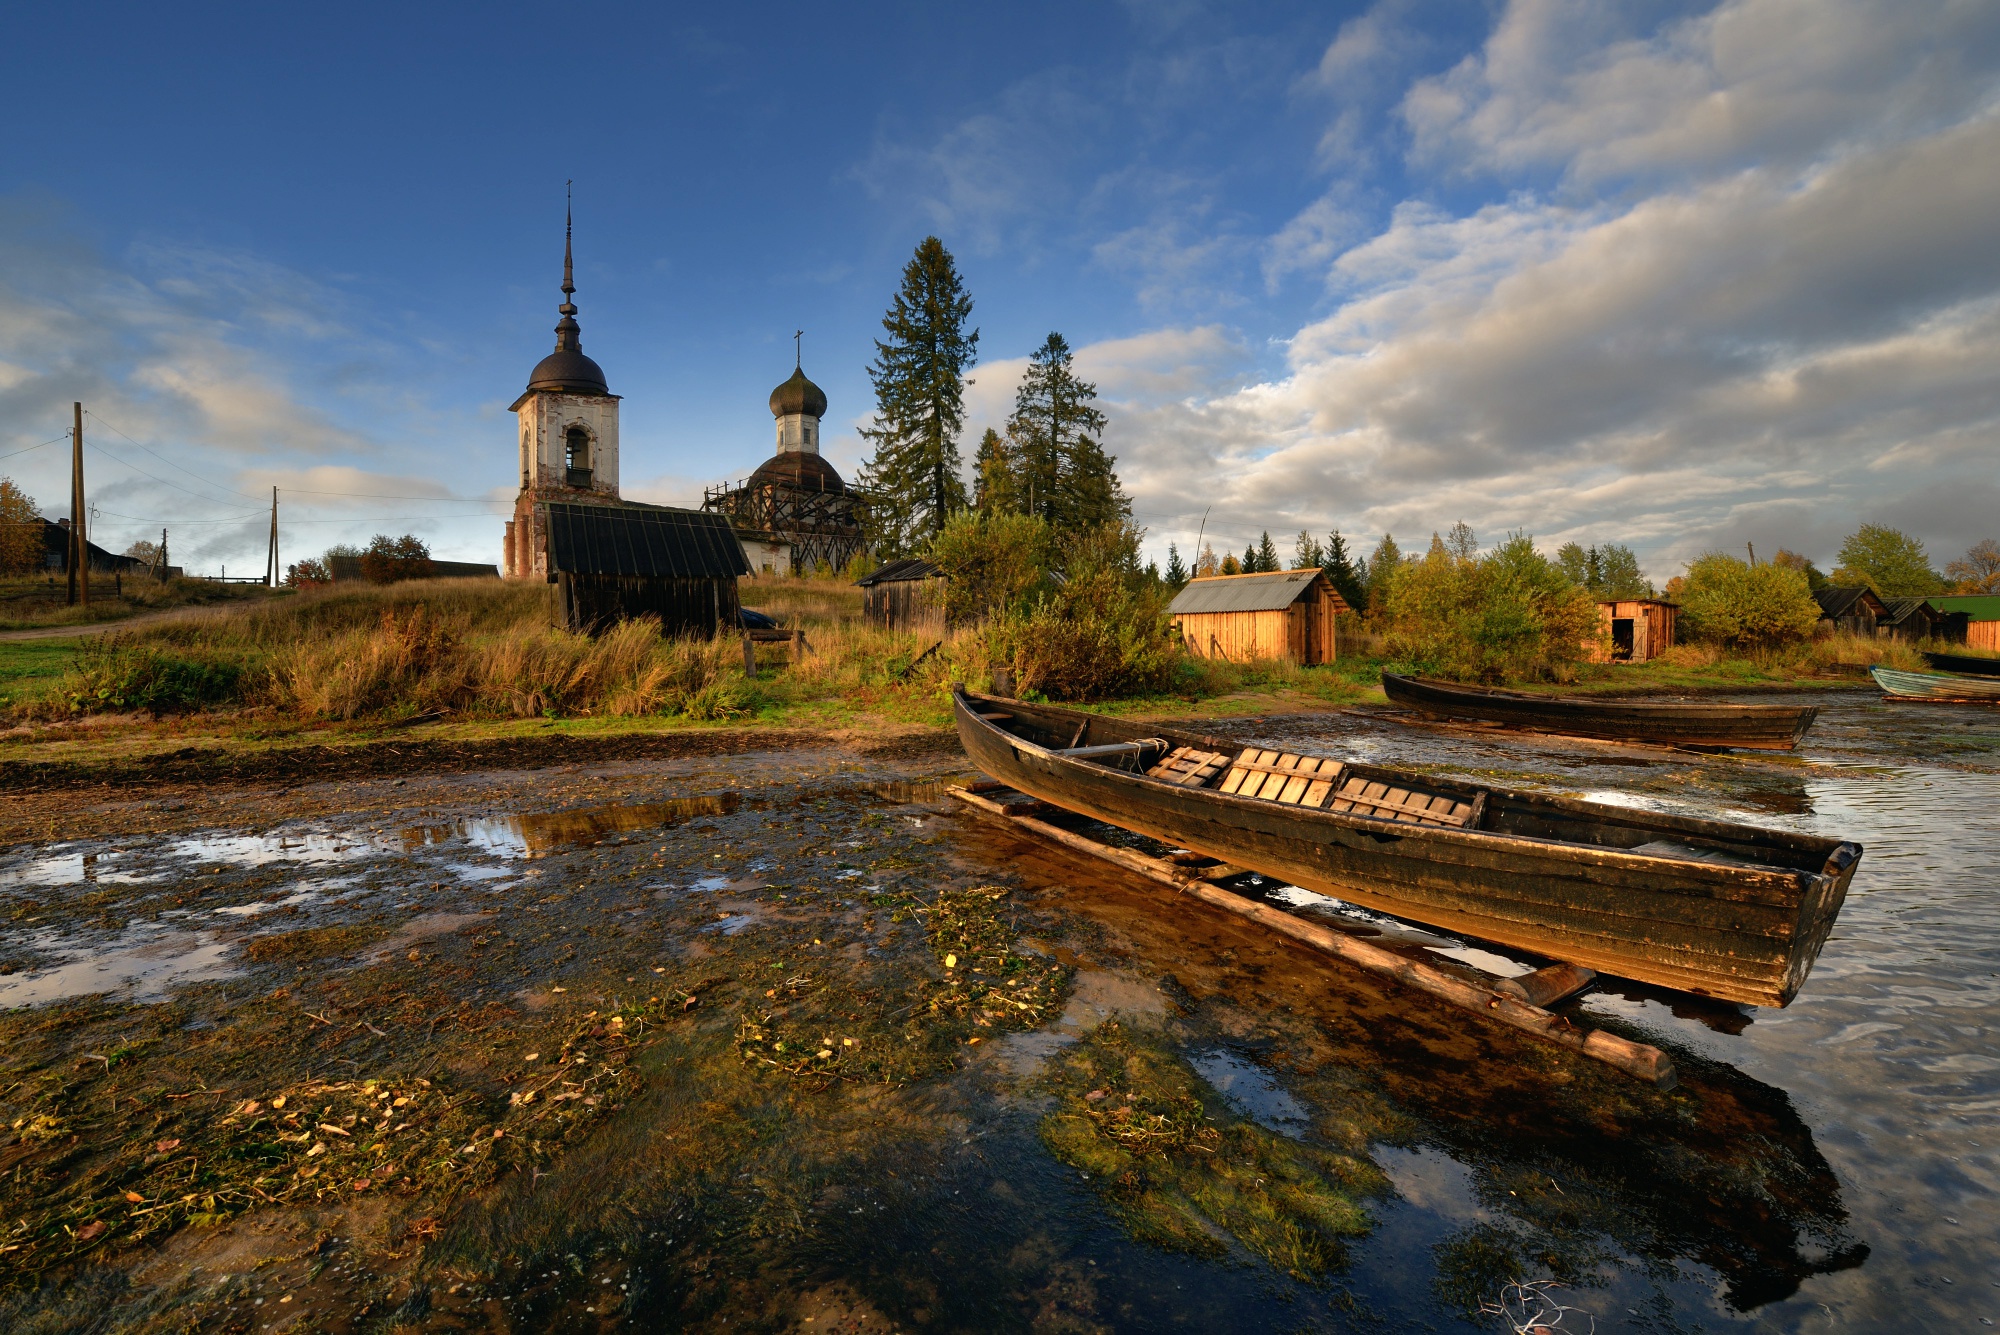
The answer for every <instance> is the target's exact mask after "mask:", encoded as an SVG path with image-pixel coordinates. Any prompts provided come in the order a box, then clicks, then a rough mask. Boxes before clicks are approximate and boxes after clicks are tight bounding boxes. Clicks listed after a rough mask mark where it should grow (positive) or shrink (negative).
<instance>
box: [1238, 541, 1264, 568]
mask: <svg viewBox="0 0 2000 1335" xmlns="http://www.w3.org/2000/svg"><path fill="white" fill-rule="evenodd" d="M1236 568H1237V569H1238V570H1240V571H1242V572H1243V573H1244V574H1246V575H1254V574H1256V573H1257V572H1258V571H1260V570H1262V569H1263V568H1264V567H1263V566H1262V565H1259V564H1258V562H1257V544H1256V543H1254V542H1253V543H1251V544H1250V545H1249V546H1247V547H1245V548H1244V549H1243V559H1242V560H1240V561H1238V562H1237V563H1236Z"/></svg>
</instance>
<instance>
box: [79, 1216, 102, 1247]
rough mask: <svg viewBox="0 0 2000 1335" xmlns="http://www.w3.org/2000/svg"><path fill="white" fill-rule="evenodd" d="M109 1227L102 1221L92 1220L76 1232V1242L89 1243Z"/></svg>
mask: <svg viewBox="0 0 2000 1335" xmlns="http://www.w3.org/2000/svg"><path fill="white" fill-rule="evenodd" d="M109 1227H110V1225H109V1224H107V1223H105V1222H104V1221H103V1220H102V1219H93V1220H91V1221H90V1222H89V1223H88V1224H85V1225H84V1226H83V1227H82V1228H80V1229H78V1230H77V1231H76V1240H77V1241H78V1242H89V1241H90V1240H91V1239H92V1238H94V1237H96V1236H97V1235H98V1234H100V1233H102V1232H104V1230H105V1229H107V1228H109Z"/></svg>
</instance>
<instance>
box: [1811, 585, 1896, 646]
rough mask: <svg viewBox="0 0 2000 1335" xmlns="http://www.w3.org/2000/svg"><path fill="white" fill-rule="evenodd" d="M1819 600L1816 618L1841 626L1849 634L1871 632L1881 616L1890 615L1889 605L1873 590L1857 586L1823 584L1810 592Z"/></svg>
mask: <svg viewBox="0 0 2000 1335" xmlns="http://www.w3.org/2000/svg"><path fill="white" fill-rule="evenodd" d="M1813 601H1814V602H1816V603H1818V604H1819V619H1820V620H1821V621H1827V622H1831V623H1832V624H1833V628H1834V629H1835V630H1844V631H1846V632H1847V633H1848V634H1850V635H1870V636H1872V635H1873V634H1874V633H1875V628H1876V626H1877V625H1879V624H1880V623H1881V622H1882V620H1883V618H1885V617H1887V616H1888V615H1889V608H1888V606H1887V605H1886V604H1884V603H1883V601H1882V600H1881V599H1880V598H1878V597H1876V596H1875V590H1873V589H1871V588H1868V587H1867V586H1865V585H1864V586H1862V587H1860V588H1851V589H1850V588H1832V587H1828V588H1824V589H1821V590H1820V591H1819V592H1817V593H1815V594H1814V595H1813Z"/></svg>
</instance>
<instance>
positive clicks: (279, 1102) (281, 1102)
mask: <svg viewBox="0 0 2000 1335" xmlns="http://www.w3.org/2000/svg"><path fill="white" fill-rule="evenodd" d="M271 1106H272V1107H273V1108H282V1107H284V1106H285V1096H284V1095H283V1094H280V1095H278V1097H277V1098H275V1099H272V1100H271Z"/></svg>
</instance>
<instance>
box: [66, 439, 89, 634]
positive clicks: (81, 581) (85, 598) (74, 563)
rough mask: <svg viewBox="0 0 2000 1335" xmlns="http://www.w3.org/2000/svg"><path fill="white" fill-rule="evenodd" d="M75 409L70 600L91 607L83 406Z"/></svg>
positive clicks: (70, 474) (68, 561)
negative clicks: (84, 501)
mask: <svg viewBox="0 0 2000 1335" xmlns="http://www.w3.org/2000/svg"><path fill="white" fill-rule="evenodd" d="M74 406H75V408H76V428H75V430H74V431H73V432H72V433H71V436H70V463H69V553H68V559H66V560H65V561H64V562H63V564H64V565H66V566H68V567H69V601H70V605H71V606H75V605H76V603H77V602H78V601H79V600H80V601H81V602H82V603H83V605H84V606H85V607H88V606H90V542H89V539H87V538H86V537H85V536H84V533H83V405H82V404H81V403H78V404H76V405H74Z"/></svg>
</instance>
